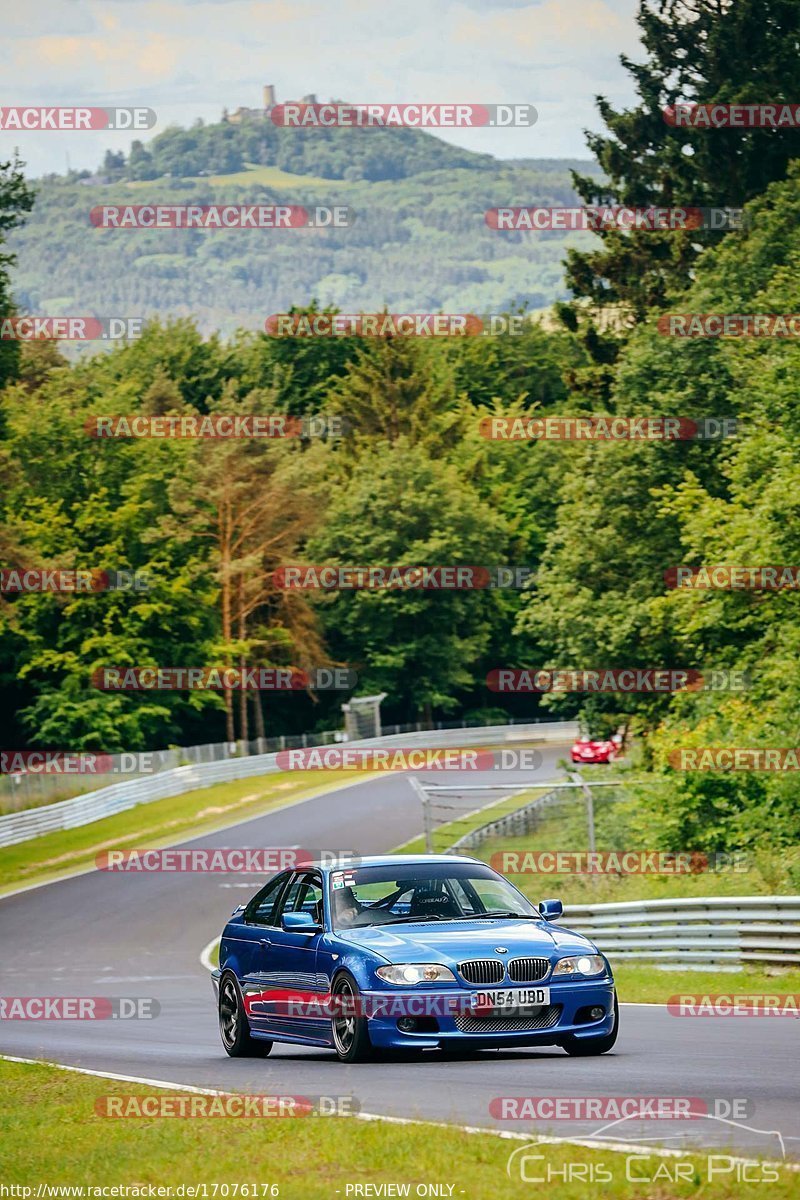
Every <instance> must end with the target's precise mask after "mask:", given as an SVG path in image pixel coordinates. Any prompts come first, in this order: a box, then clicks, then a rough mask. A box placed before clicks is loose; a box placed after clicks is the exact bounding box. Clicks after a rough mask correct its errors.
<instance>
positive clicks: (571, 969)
mask: <svg viewBox="0 0 800 1200" xmlns="http://www.w3.org/2000/svg"><path fill="white" fill-rule="evenodd" d="M605 970H606V964H605V960H604V959H603V957H602V955H600V954H580V955H576V957H575V958H561V959H559V961H558V962H557V963H556V965H555V966H554V967H553V974H554V975H603V974H605Z"/></svg>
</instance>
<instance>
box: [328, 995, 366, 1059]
mask: <svg viewBox="0 0 800 1200" xmlns="http://www.w3.org/2000/svg"><path fill="white" fill-rule="evenodd" d="M331 994H332V995H333V996H335V997H336V999H335V1000H334V1011H333V1014H332V1016H331V1032H332V1034H333V1048H334V1050H335V1051H336V1054H337V1057H338V1059H339V1062H346V1063H354V1062H367V1061H368V1060H369V1059H371V1058H372V1057H373V1055H374V1051H373V1048H372V1043H371V1041H370V1040H369V1032H368V1030H367V1018H366V1017H364V1016H362V1015H361V1014H360V1013H359V1008H360V1007H361V1005H360V993H359V990H358V984H357V983H356V981H355V979H353V977H352V975H345V974H344V973H343V974H341V975H339V976H338V977H337V978H336V979H335V980H334V982H333V987H332V989H331Z"/></svg>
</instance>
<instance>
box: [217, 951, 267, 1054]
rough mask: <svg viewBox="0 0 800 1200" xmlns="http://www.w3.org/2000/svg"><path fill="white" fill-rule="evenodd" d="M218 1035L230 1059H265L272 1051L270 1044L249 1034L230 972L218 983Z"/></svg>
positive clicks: (236, 986)
mask: <svg viewBox="0 0 800 1200" xmlns="http://www.w3.org/2000/svg"><path fill="white" fill-rule="evenodd" d="M219 1034H220V1037H221V1038H222V1044H223V1046H224V1047H225V1053H226V1054H229V1055H230V1057H231V1058H266V1056H267V1055H268V1054H269V1052H270V1050H271V1049H272V1042H268V1041H266V1040H264V1039H263V1038H254V1037H253V1035H252V1034H251V1032H250V1025H249V1023H248V1020H247V1013H246V1012H245V1011H244V1002H243V1000H242V993H241V991H240V990H239V984H238V981H237V979H236V976H235V975H232V974H231V973H230V972H228V973H226V974H225V975H223V976H222V978H221V979H220V981H219Z"/></svg>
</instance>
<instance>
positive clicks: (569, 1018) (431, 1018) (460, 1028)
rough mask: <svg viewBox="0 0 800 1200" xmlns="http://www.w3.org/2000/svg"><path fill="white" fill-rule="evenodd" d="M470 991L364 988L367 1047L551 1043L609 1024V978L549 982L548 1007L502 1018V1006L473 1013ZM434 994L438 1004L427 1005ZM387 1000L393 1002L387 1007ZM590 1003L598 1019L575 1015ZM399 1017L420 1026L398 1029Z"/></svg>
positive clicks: (598, 1031) (604, 1031)
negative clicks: (600, 1010) (391, 991)
mask: <svg viewBox="0 0 800 1200" xmlns="http://www.w3.org/2000/svg"><path fill="white" fill-rule="evenodd" d="M472 994H474V993H473V992H470V991H468V990H467V989H460V988H459V989H453V990H451V991H447V992H442V991H440V992H436V993H432V992H425V993H409V992H400V991H398V992H397V993H394V995H391V994H387V992H385V991H380V992H379V991H371V992H364V993H362V999H363V1001H364V1002H365V1007H366V1011H367V1013H368V1018H367V1019H368V1029H369V1036H370V1041H371V1042H372V1044H373V1046H375V1047H377V1048H380V1049H387V1050H388V1049H397V1050H399V1049H409V1048H411V1047H414V1046H416V1047H417V1048H419V1049H423V1050H426V1049H434V1048H436V1047H437V1046H455V1045H459V1044H460V1045H463V1046H467V1045H469V1046H473V1047H475V1048H479V1047H487V1048H488V1047H498V1046H553V1045H558V1044H559V1043H560V1042H561V1041H562V1040H563V1039H564V1038H565V1037H568V1036H570V1035H573V1036H574V1037H576V1038H580V1039H583V1038H587V1039H588V1038H595V1037H604V1036H607V1035H608V1034H609V1033H611V1031H612V1029H613V1027H614V984H613V982H612V981H611V980H610V979H603V980H599V981H597V982H589V981H586V982H581V983H578V984H576V983H574V982H572V981H570V983H568V984H555V985H552V984H551V985H550V1005H549V1006H547V1007H546V1008H545V1007H543V1008H539V1009H529V1010H526V1012H524V1013H521V1014H520V1015H517V1013H515V1014H514V1015H513V1017H512V1016H511V1015H510V1014H509V1015H508V1016H506V1014H505V1013H504V1010H502V1009H494V1010H492V1012H491V1013H490V1014H484V1015H477V1014H476V1015H474V1016H473V1015H472V1014H471V1013H470V1010H469V1008H468V1007H467V1004H468V1001H469V998H470V996H471V995H472ZM434 996H435V998H436V1000H437V1001H439V1003H435V1004H432V1003H431V1000H432V998H433V997H434ZM387 999H388V1000H390V1001H391V1000H395V1001H397V1002H398V1003H396V1004H394V1005H392V1004H389V1005H388V1006H387ZM426 1001H427V1003H426ZM595 1006H597V1007H602V1008H604V1009H605V1016H604V1017H603V1018H602V1019H601V1020H599V1021H589V1022H587V1021H583V1020H577V1019H576V1018H577V1017H578V1014H579V1012H580V1010H583V1009H588V1008H591V1007H595ZM555 1010H558V1011H557V1012H556V1011H555ZM398 1012H399V1013H400V1014H401V1015H400V1016H398ZM403 1016H410V1017H413V1018H418V1023H419V1025H420V1028H419V1029H418V1030H416V1029H415V1030H413V1031H408V1030H403V1029H401V1028H398V1020H401V1019H402V1017H403ZM431 1022H433V1023H434V1026H435V1027H433V1026H432V1025H431Z"/></svg>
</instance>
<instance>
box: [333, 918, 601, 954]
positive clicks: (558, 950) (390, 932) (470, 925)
mask: <svg viewBox="0 0 800 1200" xmlns="http://www.w3.org/2000/svg"><path fill="white" fill-rule="evenodd" d="M336 936H337V937H338V938H339V939H340V940H341V941H343V942H347V943H348V944H349V945H351V946H359V947H363V948H364V949H369V950H371V951H372V952H373V953H374V954H380V955H381V956H382V957H383V958H385V959H386V960H387V962H438V963H448V964H449V963H454V962H455V963H458V962H462V961H463V960H464V959H467V958H495V957H496V956H497V951H496V948H497V947H498V946H504V947H505V948H506V949H507V950H508V955H503V958H504V959H505V958H519V957H520V956H524V955H531V956H534V957H537V958H553V957H559V958H560V957H561V956H562V955H565V954H585V953H586V951H587V949H589V948H591V949H592V950H594V949H595V947H594V945H593V943H592V942H590V941H589V940H588V938H585V937H582V936H581V934H579V933H574V932H573V931H572V930H571V929H562V928H561V927H560V926H558V925H551V924H549V923H547V922H545V921H451V922H447V921H441V922H438V921H436V922H434V921H421V922H419V923H412V922H408V924H405V925H390V926H386V925H375V926H367V927H366V928H364V929H348V930H337V933H336Z"/></svg>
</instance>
